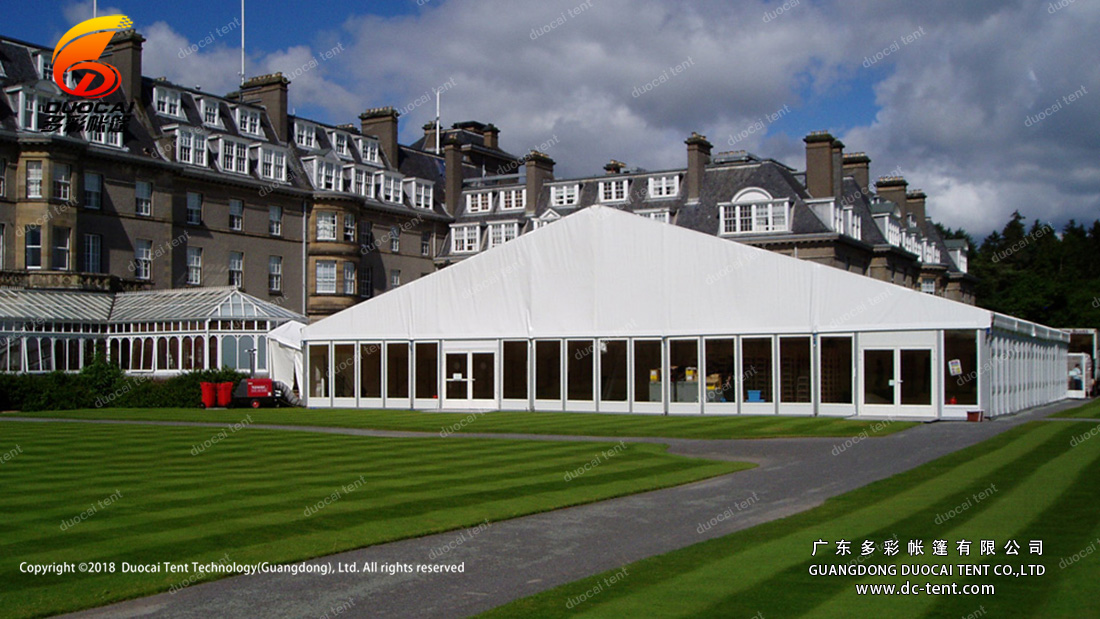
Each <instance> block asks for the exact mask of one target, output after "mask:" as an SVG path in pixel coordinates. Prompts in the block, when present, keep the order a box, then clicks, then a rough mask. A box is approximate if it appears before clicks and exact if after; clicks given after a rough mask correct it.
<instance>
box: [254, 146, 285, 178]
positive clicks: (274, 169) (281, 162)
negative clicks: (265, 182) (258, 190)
mask: <svg viewBox="0 0 1100 619" xmlns="http://www.w3.org/2000/svg"><path fill="white" fill-rule="evenodd" d="M260 176H262V177H264V178H266V179H270V180H273V181H285V180H286V153H284V152H283V151H281V150H275V149H273V148H262V149H260Z"/></svg>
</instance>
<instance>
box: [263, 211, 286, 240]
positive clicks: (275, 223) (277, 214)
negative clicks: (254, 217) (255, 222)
mask: <svg viewBox="0 0 1100 619" xmlns="http://www.w3.org/2000/svg"><path fill="white" fill-rule="evenodd" d="M267 233H268V234H270V235H271V236H282V235H283V207H281V206H269V207H267Z"/></svg>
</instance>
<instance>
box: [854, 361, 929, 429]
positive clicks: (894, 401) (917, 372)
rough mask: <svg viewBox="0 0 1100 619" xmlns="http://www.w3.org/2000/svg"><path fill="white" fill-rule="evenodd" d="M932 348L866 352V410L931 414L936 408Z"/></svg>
mask: <svg viewBox="0 0 1100 619" xmlns="http://www.w3.org/2000/svg"><path fill="white" fill-rule="evenodd" d="M932 359H933V354H932V349H930V348H892V349H865V350H864V351H863V372H862V373H861V374H862V377H863V405H864V406H863V411H864V413H866V414H870V415H887V416H894V415H927V414H929V413H930V412H934V410H933V409H932V391H933V376H932V368H933V364H932Z"/></svg>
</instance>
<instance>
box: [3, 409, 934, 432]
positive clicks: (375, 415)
mask: <svg viewBox="0 0 1100 619" xmlns="http://www.w3.org/2000/svg"><path fill="white" fill-rule="evenodd" d="M19 414H20V415H23V416H34V417H69V418H77V419H131V420H144V421H148V420H158V421H167V420H170V421H216V422H222V423H233V422H236V421H238V420H240V418H241V417H242V416H243V415H244V414H245V413H244V412H242V411H241V410H220V411H219V410H210V411H205V410H200V409H189V408H178V409H151V410H143V409H126V408H114V409H107V408H104V409H91V410H79V411H60V412H58V411H43V412H38V413H19ZM248 414H250V415H252V418H253V420H254V421H255V423H267V424H284V425H308V426H325V427H339V428H369V429H372V430H406V431H415V432H434V433H442V432H450V433H463V432H480V433H495V434H502V433H503V434H510V433H526V434H557V435H563V436H564V435H569V436H611V437H617V438H618V437H662V438H690V439H731V438H772V437H795V436H833V437H845V436H856V435H858V434H860V433H861V432H867V434H868V435H869V436H886V435H888V434H893V433H894V432H900V431H902V430H905V429H908V428H911V427H913V426H914V425H916V424H914V423H911V422H902V421H895V422H890V423H885V422H867V421H849V420H846V419H834V418H828V417H817V418H814V417H786V416H784V417H777V416H768V417H755V416H754V417H748V416H746V417H737V416H732V417H731V416H703V415H693V416H668V417H666V416H663V415H608V414H592V413H517V412H494V413H477V414H462V413H421V412H415V411H392V410H391V411H379V410H331V409H313V410H307V409H301V408H290V409H287V408H283V409H261V410H258V411H252V410H251V409H249V410H248Z"/></svg>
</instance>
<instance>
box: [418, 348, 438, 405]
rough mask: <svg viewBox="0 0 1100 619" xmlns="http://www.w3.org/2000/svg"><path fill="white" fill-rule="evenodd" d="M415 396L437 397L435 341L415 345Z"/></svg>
mask: <svg viewBox="0 0 1100 619" xmlns="http://www.w3.org/2000/svg"><path fill="white" fill-rule="evenodd" d="M416 397H418V398H425V399H434V398H438V397H439V344H436V343H435V342H420V343H418V344H417V345H416Z"/></svg>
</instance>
